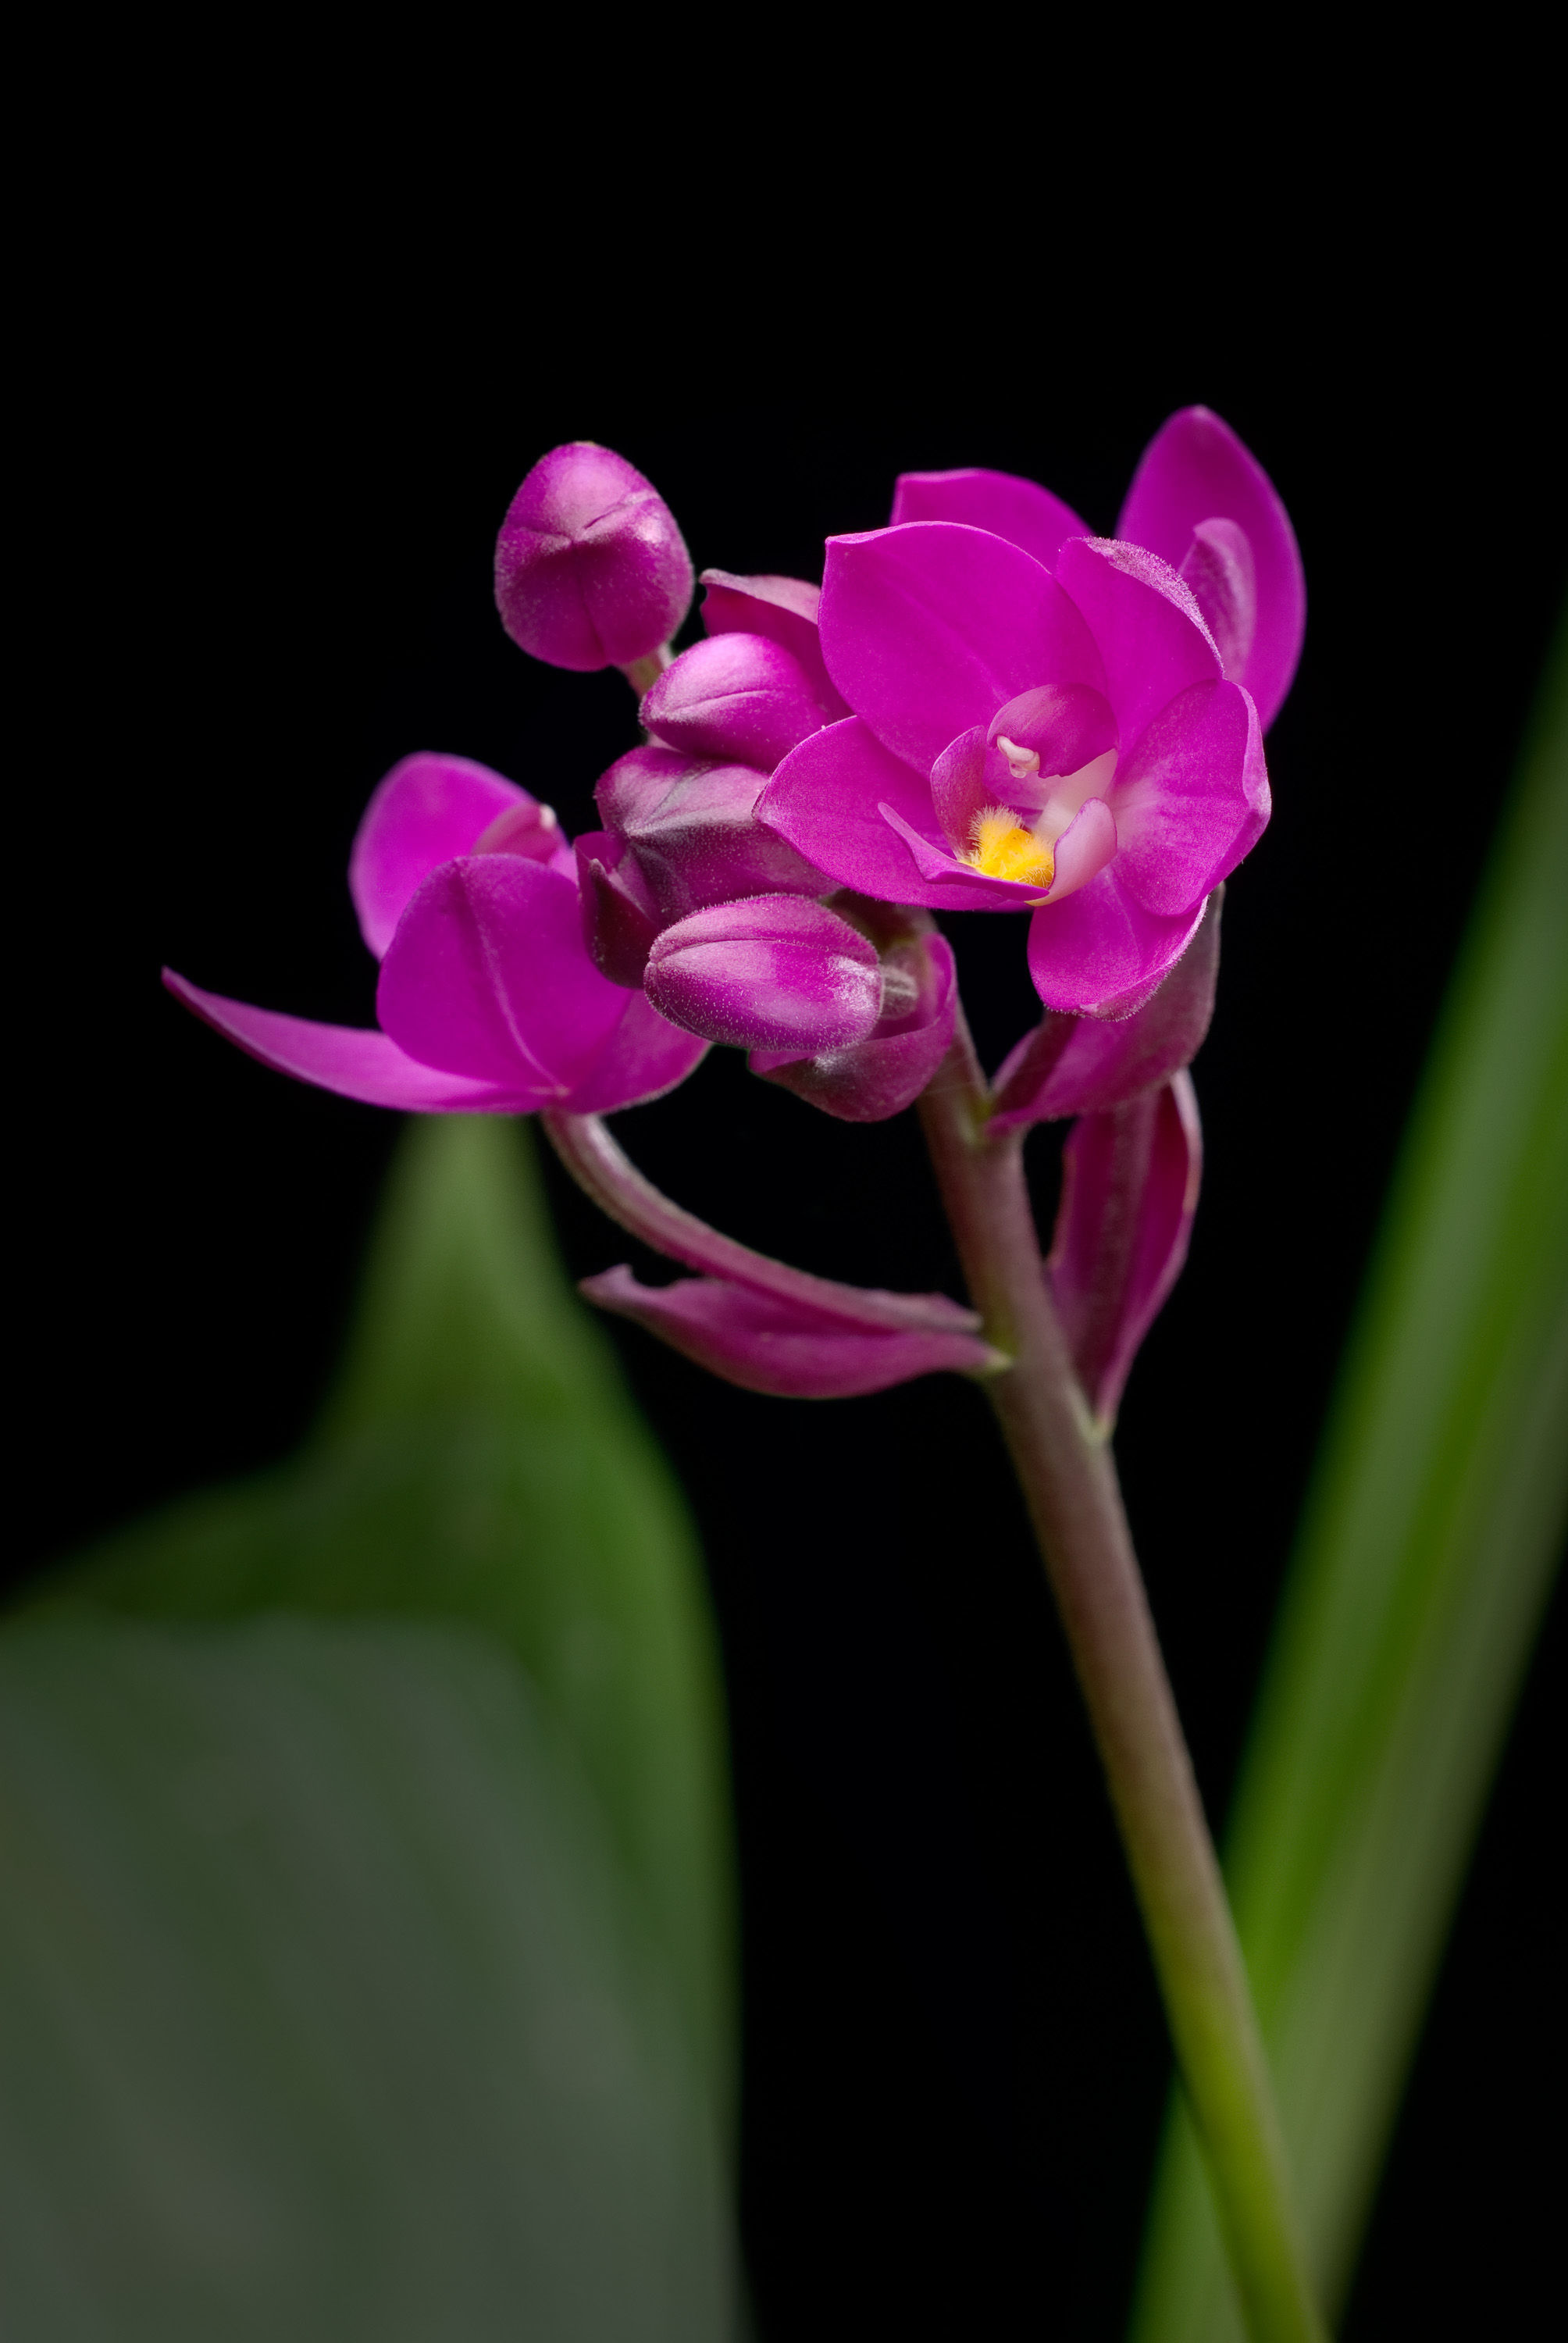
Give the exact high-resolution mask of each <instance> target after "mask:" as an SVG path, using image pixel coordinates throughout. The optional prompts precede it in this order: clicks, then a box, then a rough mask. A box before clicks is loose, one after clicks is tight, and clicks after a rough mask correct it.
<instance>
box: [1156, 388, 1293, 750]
mask: <svg viewBox="0 0 1568 2343" xmlns="http://www.w3.org/2000/svg"><path fill="white" fill-rule="evenodd" d="M1211 519H1226V520H1231V521H1235V522H1237V523H1239V524H1240V526H1241V528H1243V529H1245V531H1246V533H1247V542H1248V546H1249V548H1251V558H1252V563H1253V571H1254V580H1255V588H1256V594H1257V622H1256V625H1255V627H1254V629H1253V634H1252V640H1251V647H1250V648H1249V649H1248V652H1247V656H1246V660H1245V663H1244V665H1243V668H1242V671H1241V674H1240V675H1238V676H1233V677H1231V681H1232V682H1236V683H1241V684H1244V685H1245V686H1246V688H1247V689H1248V690H1249V691H1250V692H1251V695H1252V698H1253V699H1255V700H1256V702H1257V704H1258V715H1259V718H1260V720H1261V723H1262V725H1263V727H1264V729H1265V730H1266V729H1268V727H1269V726H1270V725H1271V723H1272V722H1273V720H1274V718H1275V716H1276V715H1277V714H1278V712H1279V709H1280V704H1281V702H1282V699H1284V697H1285V694H1286V692H1287V691H1289V689H1290V688H1291V682H1292V678H1293V677H1294V675H1295V672H1296V662H1297V660H1298V659H1300V658H1301V655H1302V636H1303V635H1304V633H1305V632H1306V624H1307V588H1306V579H1305V577H1304V576H1303V574H1302V557H1301V552H1300V549H1299V548H1298V547H1297V544H1296V533H1295V530H1294V529H1293V528H1292V527H1291V518H1290V515H1289V514H1288V513H1287V512H1286V510H1285V508H1284V506H1283V505H1282V502H1281V501H1280V498H1279V494H1278V492H1277V490H1276V489H1275V488H1274V484H1273V482H1272V481H1271V479H1270V478H1269V476H1268V474H1267V472H1265V471H1264V469H1263V468H1262V466H1261V464H1260V463H1259V461H1258V459H1257V458H1256V457H1255V456H1254V455H1253V454H1252V453H1251V450H1250V449H1249V448H1247V447H1243V446H1242V444H1241V440H1240V439H1238V438H1237V437H1236V435H1235V433H1234V432H1233V431H1232V430H1231V427H1230V425H1229V424H1228V423H1223V422H1221V419H1220V417H1219V416H1217V415H1212V414H1211V413H1210V411H1209V409H1208V408H1207V407H1185V408H1183V409H1182V411H1181V413H1180V414H1179V415H1173V416H1172V417H1171V420H1170V421H1169V422H1168V423H1166V424H1164V425H1162V426H1161V428H1160V430H1158V431H1157V432H1156V433H1155V435H1154V437H1153V438H1152V439H1151V441H1150V443H1149V445H1148V447H1146V448H1145V450H1144V452H1143V458H1142V461H1141V463H1140V465H1139V467H1138V470H1137V472H1136V474H1135V475H1134V478H1133V481H1132V486H1131V488H1130V489H1129V490H1128V492H1127V501H1126V503H1125V504H1124V505H1123V506H1122V508H1121V519H1120V520H1119V521H1118V522H1117V524H1116V534H1117V536H1118V537H1121V538H1131V541H1132V543H1133V544H1134V545H1146V546H1148V548H1150V550H1151V552H1153V553H1159V554H1162V555H1163V556H1164V558H1165V559H1166V560H1167V561H1169V562H1170V563H1171V564H1172V566H1173V567H1175V568H1181V565H1182V564H1183V563H1184V562H1185V560H1186V558H1187V555H1188V551H1189V548H1190V547H1191V542H1192V535H1193V531H1194V530H1195V529H1196V528H1198V526H1199V524H1200V523H1201V522H1203V521H1206V520H1211Z"/></svg>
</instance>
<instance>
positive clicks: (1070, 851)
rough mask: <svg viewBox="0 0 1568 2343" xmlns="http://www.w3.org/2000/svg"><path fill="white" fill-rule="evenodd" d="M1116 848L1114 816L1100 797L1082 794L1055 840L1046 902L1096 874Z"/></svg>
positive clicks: (1085, 883) (1071, 892)
mask: <svg viewBox="0 0 1568 2343" xmlns="http://www.w3.org/2000/svg"><path fill="white" fill-rule="evenodd" d="M1115 851H1116V818H1115V816H1114V815H1113V814H1112V812H1111V808H1110V807H1109V806H1108V805H1107V804H1106V802H1105V799H1103V798H1086V799H1084V801H1083V803H1082V805H1081V806H1080V808H1079V809H1078V811H1077V812H1076V813H1075V814H1074V815H1073V817H1072V820H1070V822H1069V823H1068V825H1067V828H1066V829H1065V830H1063V831H1062V833H1061V836H1060V838H1059V839H1058V840H1057V841H1056V849H1055V853H1056V869H1055V871H1054V873H1053V875H1052V878H1051V881H1050V893H1049V894H1048V895H1047V897H1046V899H1045V900H1046V901H1047V902H1048V903H1060V901H1061V900H1063V898H1064V897H1066V896H1068V895H1075V894H1076V893H1077V892H1078V890H1079V889H1080V888H1081V887H1087V886H1088V884H1089V882H1090V880H1091V879H1095V878H1098V876H1099V874H1100V873H1101V871H1102V870H1104V868H1105V866H1106V864H1107V863H1108V862H1109V861H1110V860H1111V856H1112V855H1113V854H1114V853H1115Z"/></svg>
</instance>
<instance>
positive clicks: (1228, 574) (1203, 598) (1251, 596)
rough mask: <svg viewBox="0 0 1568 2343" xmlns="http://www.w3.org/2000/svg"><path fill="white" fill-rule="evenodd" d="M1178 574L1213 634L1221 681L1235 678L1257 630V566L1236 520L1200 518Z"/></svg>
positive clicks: (1240, 675) (1243, 667) (1238, 679)
mask: <svg viewBox="0 0 1568 2343" xmlns="http://www.w3.org/2000/svg"><path fill="white" fill-rule="evenodd" d="M1180 575H1181V580H1182V583H1183V584H1184V585H1187V586H1190V587H1191V589H1192V598H1193V600H1194V601H1195V602H1196V603H1197V605H1198V608H1200V610H1201V612H1202V613H1203V623H1204V625H1205V626H1206V627H1207V628H1208V629H1209V632H1210V633H1211V635H1212V636H1213V638H1214V647H1215V649H1217V650H1218V652H1219V654H1220V665H1221V669H1223V671H1224V675H1225V679H1226V681H1227V682H1229V683H1240V682H1241V679H1242V678H1243V677H1244V676H1245V674H1246V671H1247V659H1248V655H1249V653H1250V652H1251V648H1252V641H1253V638H1254V637H1255V635H1256V634H1257V631H1258V566H1257V563H1256V562H1255V561H1254V560H1253V558H1252V544H1251V538H1249V537H1248V535H1247V532H1246V530H1245V529H1244V528H1242V527H1241V522H1240V521H1239V520H1222V519H1214V520H1201V521H1200V522H1199V523H1198V526H1197V528H1195V529H1194V530H1193V532H1192V541H1191V544H1190V545H1189V546H1188V548H1187V551H1186V555H1185V557H1184V558H1183V559H1182V562H1181V572H1180Z"/></svg>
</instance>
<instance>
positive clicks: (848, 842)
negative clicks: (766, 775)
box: [757, 716, 944, 903]
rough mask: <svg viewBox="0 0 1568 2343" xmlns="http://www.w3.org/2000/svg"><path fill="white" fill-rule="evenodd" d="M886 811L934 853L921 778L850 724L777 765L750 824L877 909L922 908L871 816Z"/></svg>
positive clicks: (896, 839)
mask: <svg viewBox="0 0 1568 2343" xmlns="http://www.w3.org/2000/svg"><path fill="white" fill-rule="evenodd" d="M883 805H890V806H891V807H892V808H893V809H894V810H895V811H896V812H897V813H898V814H900V816H901V817H902V819H903V820H905V821H906V822H908V823H909V824H910V826H911V828H913V829H914V830H917V831H918V832H919V833H920V835H921V836H922V837H925V838H927V839H929V840H930V844H931V846H932V848H933V849H934V850H940V848H941V847H942V845H943V843H944V841H943V840H942V833H941V826H940V823H939V821H938V820H937V818H936V814H935V812H934V810H933V809H932V805H931V792H930V788H929V786H928V785H927V783H926V781H925V780H924V779H923V778H922V777H921V776H920V774H919V773H917V772H915V771H913V770H912V769H911V768H910V766H909V765H907V764H906V763H905V762H904V760H903V759H902V758H900V757H895V756H894V755H893V753H892V751H891V750H890V749H885V748H884V747H883V746H882V743H881V742H880V741H879V739H877V736H876V734H875V733H874V732H873V731H872V730H871V729H870V727H869V725H868V724H866V723H864V722H863V721H862V720H861V719H860V718H859V717H858V716H850V717H846V719H844V721H843V722H842V723H841V724H830V725H829V727H828V729H827V730H826V731H824V732H817V733H813V735H812V737H811V738H810V739H809V740H803V741H802V742H801V744H800V746H799V748H798V749H794V750H792V751H791V753H790V754H789V756H788V757H786V758H785V759H784V762H783V763H782V764H781V765H780V766H779V769H778V771H777V772H776V773H775V774H774V776H773V778H772V779H771V780H770V781H769V784H768V786H767V788H766V789H764V790H763V792H762V794H761V796H760V797H759V799H758V800H757V818H758V820H759V821H761V822H763V823H765V824H766V826H767V828H768V829H769V830H775V831H777V833H778V835H779V837H780V838H783V839H787V840H789V844H790V845H791V846H793V847H794V848H795V849H796V850H797V852H798V853H799V854H802V855H804V856H805V858H806V859H807V860H808V861H809V862H814V863H815V864H816V865H817V867H818V869H819V870H825V871H827V872H828V874H829V877H830V878H832V879H835V880H838V882H839V885H840V886H843V887H853V888H854V889H855V890H856V892H857V893H858V894H861V895H871V896H874V897H875V898H876V899H877V900H878V901H879V902H883V903H914V902H921V901H924V900H925V898H924V896H922V895H921V894H920V893H919V892H918V891H916V892H911V891H910V890H911V889H915V890H918V889H919V887H920V876H919V873H918V872H917V870H916V869H915V866H914V864H913V863H912V862H911V861H910V854H909V850H908V848H907V847H906V845H905V844H904V841H903V840H902V839H901V838H900V835H899V834H898V832H897V831H896V830H892V829H891V828H890V826H889V824H888V823H887V821H885V820H884V819H883V817H882V815H881V813H880V811H879V808H880V807H881V806H883Z"/></svg>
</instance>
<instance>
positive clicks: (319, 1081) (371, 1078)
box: [163, 968, 539, 1114]
mask: <svg viewBox="0 0 1568 2343" xmlns="http://www.w3.org/2000/svg"><path fill="white" fill-rule="evenodd" d="M163 973H164V982H165V984H166V986H167V988H168V990H170V991H171V992H172V993H173V994H174V996H175V999H176V1001H183V1002H184V1004H185V1006H186V1008H187V1009H189V1010H191V1011H194V1013H195V1014H196V1016H197V1017H199V1018H200V1019H201V1021H202V1022H203V1023H204V1024H206V1025H210V1026H211V1027H212V1028H213V1030H214V1031H215V1032H218V1033H222V1034H223V1035H224V1036H225V1037H226V1040H228V1041H236V1042H237V1043H238V1044H239V1047H240V1048H241V1049H242V1050H243V1051H246V1055H247V1056H249V1057H252V1058H256V1059H259V1060H260V1061H261V1063H262V1064H263V1065H264V1066H271V1067H272V1068H273V1069H274V1070H275V1071H276V1072H278V1073H280V1074H292V1075H293V1077H294V1079H295V1080H296V1081H300V1082H313V1083H314V1084H315V1085H316V1087H317V1090H324V1091H337V1094H338V1096H339V1097H340V1098H351V1099H357V1100H359V1101H360V1102H361V1103H362V1104H363V1105H366V1106H388V1107H404V1108H407V1110H408V1111H409V1112H410V1113H413V1114H519V1113H527V1112H528V1110H529V1109H530V1108H531V1107H534V1106H537V1105H538V1103H539V1096H538V1093H537V1092H536V1091H533V1090H530V1089H529V1088H528V1087H527V1086H526V1085H523V1086H519V1085H518V1083H516V1082H512V1083H509V1084H508V1083H501V1082H487V1081H467V1080H466V1079H465V1078H464V1076H463V1075H461V1074H444V1073H440V1072H437V1070H436V1068H435V1067H433V1066H427V1065H422V1064H421V1063H420V1062H419V1061H418V1060H417V1058H410V1057H409V1056H408V1055H407V1052H406V1051H402V1050H400V1049H399V1048H398V1047H397V1042H396V1041H389V1040H388V1038H387V1035H386V1034H385V1033H378V1032H377V1031H375V1029H374V1028H369V1029H367V1028H365V1027H362V1026H355V1025H321V1024H317V1021H316V1020H315V1019H314V1018H310V1017H285V1016H281V1015H280V1014H279V1013H278V1012H277V1011H276V1010H272V1009H256V1008H253V1007H252V1006H251V1004H250V1002H249V1001H229V1000H226V998H225V996H224V995H223V994H222V993H221V992H203V991H202V990H201V989H200V987H199V986H198V985H195V984H189V983H187V982H186V979H185V978H184V977H183V976H178V975H176V973H175V971H174V970H173V969H171V968H166V969H165V970H164V972H163Z"/></svg>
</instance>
